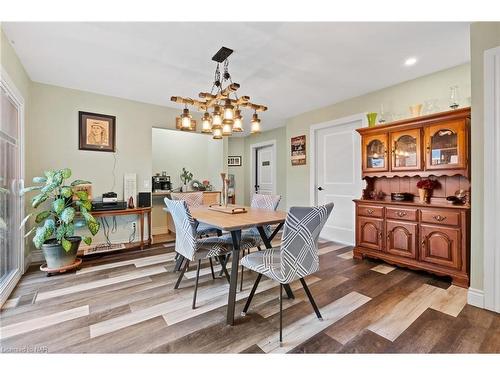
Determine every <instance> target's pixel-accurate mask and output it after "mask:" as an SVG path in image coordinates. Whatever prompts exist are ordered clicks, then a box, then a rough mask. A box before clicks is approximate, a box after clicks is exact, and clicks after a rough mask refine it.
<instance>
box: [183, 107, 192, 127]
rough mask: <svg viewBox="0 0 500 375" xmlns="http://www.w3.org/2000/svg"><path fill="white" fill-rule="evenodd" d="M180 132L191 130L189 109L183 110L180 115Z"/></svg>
mask: <svg viewBox="0 0 500 375" xmlns="http://www.w3.org/2000/svg"><path fill="white" fill-rule="evenodd" d="M181 130H191V115H190V114H189V109H187V108H184V110H183V111H182V115H181Z"/></svg>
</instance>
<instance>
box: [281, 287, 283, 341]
mask: <svg viewBox="0 0 500 375" xmlns="http://www.w3.org/2000/svg"><path fill="white" fill-rule="evenodd" d="M282 345H283V284H281V283H280V346H282Z"/></svg>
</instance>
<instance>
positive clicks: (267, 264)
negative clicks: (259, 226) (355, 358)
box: [241, 203, 333, 345]
mask: <svg viewBox="0 0 500 375" xmlns="http://www.w3.org/2000/svg"><path fill="white" fill-rule="evenodd" d="M332 209H333V203H328V204H326V205H323V206H317V207H291V208H290V211H289V212H288V215H287V217H286V220H285V225H284V229H283V238H282V240H281V245H280V247H279V248H278V247H276V248H272V249H265V250H262V251H258V252H255V253H251V254H248V255H246V256H245V257H243V259H242V260H241V264H242V265H243V266H244V267H246V268H249V269H251V270H253V271H255V272H257V273H258V276H257V279H256V280H255V283H254V285H253V287H252V290H251V292H250V295H249V296H248V298H247V301H246V304H245V307H244V308H243V312H242V315H246V313H247V311H248V308H249V307H250V303H251V302H252V298H253V296H254V294H255V291H256V290H257V286H258V285H259V282H260V279H261V278H262V275H265V276H267V277H269V278H270V279H272V280H274V281H277V282H278V283H279V284H280V294H279V304H280V340H279V341H280V345H281V344H282V342H283V298H282V294H283V285H285V284H289V283H291V282H292V281H294V280H297V279H298V280H300V283H301V284H302V287H303V288H304V291H305V292H306V295H307V297H308V299H309V302H310V303H311V305H312V307H313V309H314V312H315V313H316V316H317V317H318V319H319V320H323V318H322V316H321V313H320V311H319V309H318V306H317V305H316V302H314V299H313V296H312V294H311V292H310V291H309V288H308V287H307V284H306V282H305V280H304V277H306V276H308V275H311V274H313V273H314V272H316V271H318V270H319V255H318V245H317V243H318V238H319V234H320V233H321V230H322V229H323V227H324V225H325V223H326V221H327V220H328V217H329V216H330V213H331V212H332Z"/></svg>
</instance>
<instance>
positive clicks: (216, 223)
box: [190, 205, 294, 325]
mask: <svg viewBox="0 0 500 375" xmlns="http://www.w3.org/2000/svg"><path fill="white" fill-rule="evenodd" d="M228 207H231V205H228ZM234 207H236V206H234ZM237 207H238V208H239V209H241V208H242V206H237ZM244 209H245V212H240V211H241V210H235V212H238V213H228V212H221V211H216V210H214V209H213V208H212V207H210V206H200V207H193V208H190V211H191V215H192V216H193V218H194V219H196V220H197V221H199V222H200V223H205V224H208V225H210V226H211V227H215V228H217V229H220V230H222V231H224V232H229V233H231V239H232V244H233V249H232V252H231V255H232V256H231V257H232V263H231V265H232V266H231V275H230V281H229V294H228V301H227V317H226V322H227V324H229V325H234V311H235V305H236V293H237V285H238V268H239V267H238V266H239V260H240V243H241V233H242V231H243V230H245V229H250V228H257V230H258V231H259V234H260V236H261V238H262V242H263V243H264V246H265V247H266V248H268V249H270V248H272V245H271V241H272V240H273V239H274V237H275V236H276V234H277V233H278V232H279V231H280V229H281V228H282V227H283V224H284V223H285V219H286V215H287V213H286V212H284V211H274V210H266V209H262V208H252V207H244ZM229 211H230V210H229ZM267 225H276V227H275V228H274V230H273V231H272V233H271V234H270V235H269V236H268V235H267V233H266V231H265V229H264V227H266V226H267ZM284 289H285V291H286V294H287V296H288V298H294V295H293V293H292V289H291V288H290V286H289V285H288V284H287V285H284Z"/></svg>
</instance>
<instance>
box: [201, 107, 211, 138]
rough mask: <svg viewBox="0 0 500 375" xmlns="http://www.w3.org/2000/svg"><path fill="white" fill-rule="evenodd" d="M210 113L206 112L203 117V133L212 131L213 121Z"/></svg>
mask: <svg viewBox="0 0 500 375" xmlns="http://www.w3.org/2000/svg"><path fill="white" fill-rule="evenodd" d="M210 120H211V118H210V114H209V113H208V112H205V113H204V114H203V117H202V118H201V132H202V133H212V122H211V121H210Z"/></svg>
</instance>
